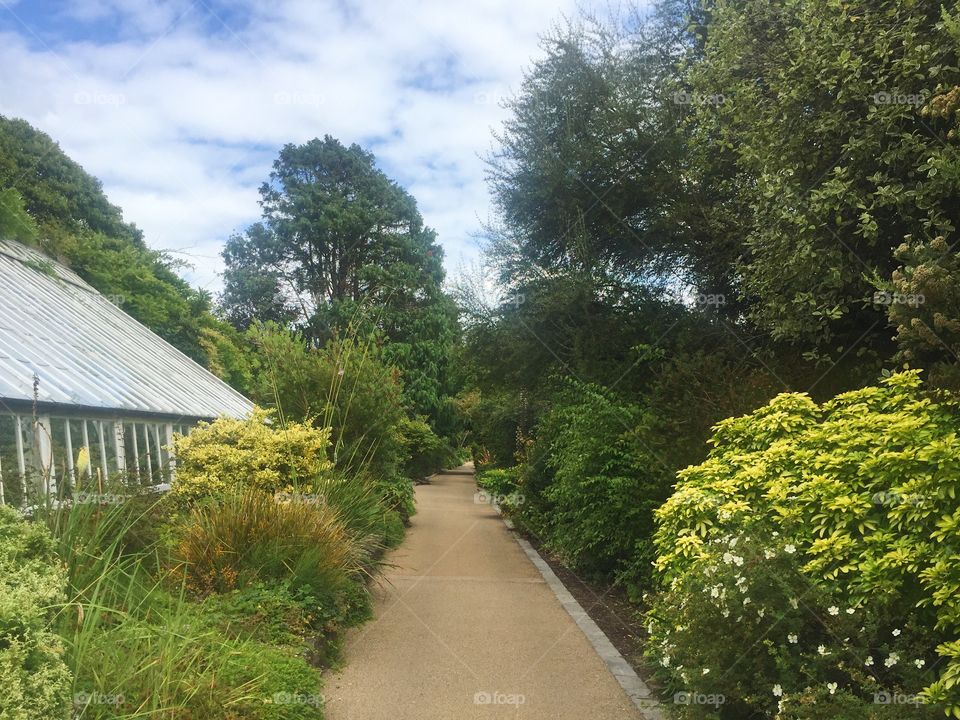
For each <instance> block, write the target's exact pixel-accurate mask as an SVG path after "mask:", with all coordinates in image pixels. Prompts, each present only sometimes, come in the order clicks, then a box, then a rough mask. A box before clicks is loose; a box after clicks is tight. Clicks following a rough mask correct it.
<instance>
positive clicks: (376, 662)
mask: <svg viewBox="0 0 960 720" xmlns="http://www.w3.org/2000/svg"><path fill="white" fill-rule="evenodd" d="M475 492H476V487H475V485H474V478H473V472H472V467H471V466H469V465H466V466H463V467H461V468H459V469H457V470H454V471H449V472H446V473H442V474H438V475H435V476H433V478H432V480H431V484H429V485H421V486H419V487H418V488H417V514H416V515H414V517H413V518H412V526H411V527H410V529H409V532H408V534H407V537H406V540H405V541H404V543H403V544H402V545H401V546H400V547H399V548H398V549H397V550H395V551H393V552H392V553H391V554H390V555H389V556H388V558H387V560H388V562H389V563H392V567H388V569H387V571H386V573H385V575H384V582H383V583H382V584H381V585H380V586H379V587H378V588H376V589H375V591H374V595H375V599H374V618H373V619H372V620H371V621H370V622H368V623H367V624H366V625H364V626H362V627H359V628H356V629H355V630H353V631H351V633H350V634H349V635H348V638H347V643H346V648H345V662H346V664H345V666H344V668H343V669H342V670H341V671H340V672H339V673H335V674H330V675H329V676H328V677H327V679H326V687H325V689H324V695H325V698H326V705H327V716H328V717H329V718H331V720H406V719H408V718H409V720H433V719H436V720H466V719H469V718H523V719H524V720H565V719H567V718H569V719H570V720H632V719H636V718H640V715H639V713H638V711H637V709H636V708H635V706H634V705H633V703H632V702H631V700H630V699H629V698H628V697H627V695H626V694H625V693H624V691H623V690H622V689H621V687H620V685H618V683H617V680H616V679H615V678H614V676H613V675H612V674H611V673H610V671H609V670H608V669H607V666H606V665H605V664H604V662H603V661H602V660H601V659H600V656H599V655H597V653H596V652H595V651H594V649H593V647H592V646H591V644H590V642H589V641H588V640H587V638H586V636H585V635H584V634H583V632H581V630H580V628H578V627H577V625H576V623H575V622H574V621H573V619H572V618H571V616H570V615H569V614H568V613H567V611H566V610H565V609H564V607H563V606H562V605H561V604H560V602H559V601H558V600H557V597H556V596H555V595H554V593H553V591H552V590H551V589H550V587H549V586H548V585H547V584H546V582H545V581H544V579H543V577H542V576H541V574H540V572H539V571H538V570H537V568H536V567H534V565H533V564H532V563H531V561H530V559H529V558H528V557H527V555H526V554H525V552H524V551H523V549H521V547H520V545H519V544H518V543H517V541H516V539H515V538H514V536H513V534H512V533H511V531H510V530H508V529H507V527H506V526H505V525H504V523H503V521H502V520H501V519H500V517H499V515H498V514H497V512H496V511H495V509H494V508H493V507H491V506H490V505H489V504H487V503H485V502H476V501H475V495H474V493H475Z"/></svg>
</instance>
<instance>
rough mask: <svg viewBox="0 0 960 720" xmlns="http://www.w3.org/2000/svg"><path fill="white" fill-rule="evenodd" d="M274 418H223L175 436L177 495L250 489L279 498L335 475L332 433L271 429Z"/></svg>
mask: <svg viewBox="0 0 960 720" xmlns="http://www.w3.org/2000/svg"><path fill="white" fill-rule="evenodd" d="M269 418H270V413H269V412H268V411H266V410H261V409H257V410H255V411H254V412H253V414H252V415H251V417H249V418H247V419H245V420H236V419H233V418H225V417H224V418H219V419H218V420H215V421H214V422H212V423H200V425H198V426H197V427H196V428H195V429H194V430H193V432H192V433H190V435H184V436H180V435H177V436H174V442H173V446H174V451H175V452H176V456H177V476H176V481H175V482H174V485H173V492H174V493H175V494H176V495H178V496H181V497H185V498H189V499H197V498H200V497H205V496H211V495H213V496H218V495H222V494H224V493H225V492H226V491H227V490H231V489H237V488H241V487H245V486H252V487H256V488H259V489H261V490H264V491H267V492H277V491H280V490H285V489H288V488H291V487H294V486H298V485H304V484H309V483H310V482H311V481H313V480H314V479H315V478H316V477H317V476H318V475H321V474H323V473H325V472H328V471H329V470H331V469H332V467H333V465H332V463H331V462H330V460H329V459H328V457H327V448H328V446H329V444H330V428H316V427H313V426H312V425H309V424H305V423H296V422H288V423H287V424H286V425H285V426H284V427H279V426H271V425H269V424H268V420H269Z"/></svg>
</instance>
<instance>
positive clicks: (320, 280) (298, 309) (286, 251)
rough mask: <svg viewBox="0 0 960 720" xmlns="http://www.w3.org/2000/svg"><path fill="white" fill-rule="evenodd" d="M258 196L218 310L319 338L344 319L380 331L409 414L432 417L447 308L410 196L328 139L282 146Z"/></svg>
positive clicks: (232, 251)
mask: <svg viewBox="0 0 960 720" xmlns="http://www.w3.org/2000/svg"><path fill="white" fill-rule="evenodd" d="M260 196H261V205H262V207H263V220H262V221H261V222H259V223H257V224H255V225H253V226H252V227H250V228H249V229H248V230H247V231H246V232H245V233H244V234H242V235H237V236H235V237H233V238H231V239H230V240H229V241H228V243H227V246H226V248H225V250H224V260H225V262H226V266H227V268H226V274H225V289H224V294H223V298H222V303H223V306H224V312H225V314H226V316H227V317H229V318H230V319H231V320H232V321H233V322H235V323H236V324H237V325H238V326H240V327H243V326H248V325H249V324H250V323H251V322H252V321H253V320H262V321H266V320H273V321H276V322H281V323H290V324H292V325H293V326H295V327H296V328H298V329H299V330H301V331H302V332H303V333H304V335H305V336H306V337H307V338H308V339H309V340H310V341H311V342H316V343H321V344H322V343H323V342H324V341H326V340H327V339H328V338H330V337H332V336H333V335H334V334H335V332H336V330H337V329H343V328H345V327H346V326H347V325H350V324H352V325H353V326H354V327H355V328H357V329H358V331H359V332H360V333H361V334H367V333H368V332H372V331H374V330H377V331H381V332H382V333H383V334H384V336H385V338H386V340H387V341H388V344H387V346H386V349H385V351H384V352H385V355H386V357H387V360H388V362H390V363H391V364H394V365H396V366H397V367H398V368H399V369H400V370H401V372H402V374H403V382H404V397H405V399H406V402H407V405H408V406H409V408H410V409H411V411H413V412H415V413H418V414H425V415H428V416H429V417H430V418H431V419H432V420H433V421H434V422H437V421H438V420H439V419H441V416H442V415H443V412H444V408H445V407H446V406H447V405H448V404H449V403H448V401H447V400H446V396H447V395H448V394H449V389H448V379H447V374H448V365H449V354H450V346H451V345H452V343H453V342H454V340H455V337H456V311H455V308H454V306H453V304H452V302H451V301H450V300H449V298H448V297H447V296H446V295H445V294H444V292H443V288H442V283H443V279H444V273H443V264H442V261H443V252H442V250H441V248H440V247H439V245H437V242H436V234H435V233H434V232H433V230H431V229H429V228H428V227H426V226H425V225H424V223H423V218H422V217H421V216H420V213H419V211H418V210H417V205H416V202H415V200H414V199H413V197H411V196H410V194H409V193H407V192H406V191H405V190H403V189H402V188H401V187H399V186H398V185H397V184H396V183H395V182H393V181H391V180H390V179H389V178H388V177H387V176H386V175H385V174H384V173H383V172H382V171H381V170H379V169H378V168H377V167H376V164H375V160H374V157H373V155H372V154H371V153H369V152H367V151H365V150H363V149H362V148H361V147H360V146H358V145H352V146H350V147H346V146H344V145H343V144H341V143H340V142H339V141H338V140H336V139H334V138H332V137H330V136H326V137H324V139H323V140H320V139H314V140H311V141H310V142H308V143H306V144H304V145H286V146H284V147H283V149H282V150H281V151H280V156H279V157H278V158H277V160H276V161H275V162H274V165H273V171H272V172H271V174H270V178H269V180H268V181H267V182H265V183H264V184H263V185H262V186H261V188H260Z"/></svg>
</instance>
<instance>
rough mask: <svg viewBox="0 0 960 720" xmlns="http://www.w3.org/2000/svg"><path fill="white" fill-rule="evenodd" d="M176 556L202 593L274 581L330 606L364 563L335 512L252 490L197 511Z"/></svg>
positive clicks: (362, 553)
mask: <svg viewBox="0 0 960 720" xmlns="http://www.w3.org/2000/svg"><path fill="white" fill-rule="evenodd" d="M177 557H178V559H179V560H181V561H182V562H183V563H184V565H185V568H186V572H187V576H188V584H189V586H190V588H191V589H192V590H193V591H194V592H196V593H198V594H200V595H207V594H209V593H211V592H228V591H230V590H233V589H235V588H242V587H246V586H248V585H251V584H253V583H256V582H258V581H278V582H287V583H289V585H290V587H291V588H292V589H294V590H301V589H302V590H309V591H310V592H311V593H312V594H313V595H314V596H316V597H317V598H320V599H321V600H323V601H324V602H325V603H328V604H334V603H336V602H337V601H338V600H339V599H341V598H342V597H343V594H344V593H345V592H346V591H347V590H348V586H349V585H350V584H352V583H354V582H356V581H359V580H361V579H362V576H363V571H364V568H365V566H366V565H367V562H368V561H367V552H366V549H364V548H362V547H360V546H358V544H357V543H356V542H354V541H352V539H351V537H350V532H349V529H348V527H347V526H346V524H345V523H344V522H343V521H342V520H340V518H339V517H338V516H337V513H336V511H335V510H334V509H333V508H332V507H330V506H327V505H325V504H318V503H310V502H303V501H300V500H290V501H277V500H276V499H274V498H273V497H272V496H270V495H267V494H265V493H263V492H261V491H259V490H257V489H255V488H250V489H247V490H246V491H244V492H243V493H242V494H235V495H227V496H226V497H224V498H223V499H222V500H220V501H219V502H217V503H216V504H210V505H206V506H203V507H199V508H195V509H194V510H193V511H192V512H191V514H190V517H189V518H188V519H187V520H186V521H185V525H184V527H183V528H182V529H181V532H180V539H179V543H178V546H177Z"/></svg>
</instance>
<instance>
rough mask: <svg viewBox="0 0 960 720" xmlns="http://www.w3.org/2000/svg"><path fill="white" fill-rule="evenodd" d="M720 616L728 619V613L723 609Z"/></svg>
mask: <svg viewBox="0 0 960 720" xmlns="http://www.w3.org/2000/svg"><path fill="white" fill-rule="evenodd" d="M720 614H721V615H723V616H724V617H725V618H728V617H730V611H729V610H726V609H724V610H723V611H722V612H721V613H720Z"/></svg>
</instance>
